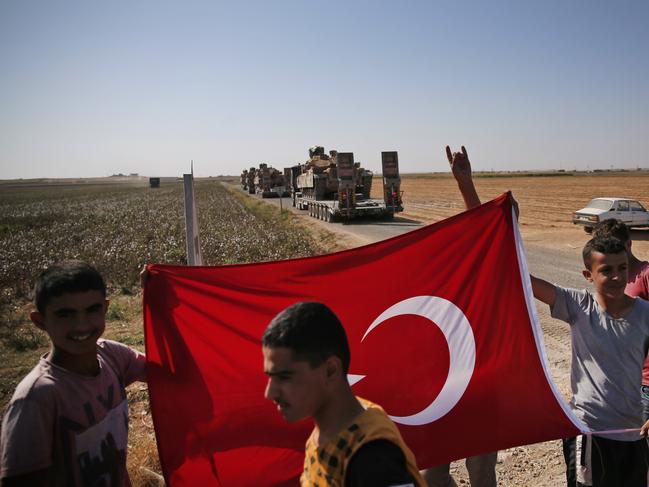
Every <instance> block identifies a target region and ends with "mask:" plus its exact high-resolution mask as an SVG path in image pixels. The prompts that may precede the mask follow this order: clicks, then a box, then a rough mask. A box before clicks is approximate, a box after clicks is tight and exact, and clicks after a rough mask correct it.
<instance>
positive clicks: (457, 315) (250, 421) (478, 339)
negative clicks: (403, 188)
mask: <svg viewBox="0 0 649 487" xmlns="http://www.w3.org/2000/svg"><path fill="white" fill-rule="evenodd" d="M149 272H150V278H149V280H148V282H147V285H146V288H145V291H144V324H145V336H146V351H147V361H148V365H149V369H148V381H149V392H150V398H151V408H152V414H153V420H154V424H155V429H156V434H157V440H158V448H159V453H160V459H161V462H162V468H163V471H164V475H165V478H166V480H167V484H168V485H170V486H173V487H177V486H195V485H223V486H237V487H239V486H255V487H259V486H264V485H269V486H271V485H273V486H275V485H295V484H296V482H297V477H298V476H299V474H300V472H301V470H302V462H303V458H304V443H305V441H306V438H307V436H308V434H309V432H310V430H311V428H312V424H311V423H310V421H308V420H305V421H302V422H300V423H298V424H292V425H289V424H287V423H285V422H284V420H283V419H282V418H281V416H280V415H279V413H278V412H277V410H276V408H275V406H274V404H272V403H271V402H270V401H268V400H266V399H264V388H265V384H266V377H265V375H264V373H263V360H262V353H261V336H262V334H263V331H264V329H265V328H266V326H267V325H268V323H269V322H270V320H271V319H272V318H273V317H274V316H275V315H276V314H277V313H278V312H279V311H281V310H283V309H284V308H286V307H287V306H289V305H291V304H294V303H296V302H298V301H320V302H323V303H325V304H326V305H328V306H329V307H330V308H331V309H332V310H333V311H334V312H335V313H336V314H337V315H338V317H339V318H340V320H341V321H342V323H343V325H344V326H345V329H346V330H347V336H348V340H349V344H350V347H351V355H352V360H351V366H350V371H349V373H350V374H353V375H354V376H355V377H354V378H353V379H352V380H351V382H353V381H357V382H355V383H354V385H353V390H354V392H355V394H356V395H358V396H360V397H364V398H366V399H369V400H370V401H373V402H376V403H378V404H380V405H382V406H383V408H384V409H385V410H386V411H387V413H388V414H389V415H391V416H392V417H393V419H394V421H395V422H396V423H397V425H398V426H399V429H400V430H401V433H402V435H403V437H404V439H405V441H406V443H407V444H408V445H409V446H410V447H411V448H412V450H413V451H414V453H415V455H416V457H417V462H418V466H419V467H420V468H425V467H430V466H434V465H437V464H440V463H446V462H448V461H450V460H454V459H458V458H463V457H466V456H470V455H475V454H478V453H483V452H488V451H493V450H497V449H504V448H508V447H511V446H515V445H523V444H528V443H535V442H539V441H545V440H550V439H555V438H562V437H566V436H571V435H575V434H577V433H578V432H579V423H578V421H577V420H576V419H575V418H574V416H572V414H571V413H570V411H569V409H568V407H567V406H566V404H565V403H564V402H563V401H562V400H561V399H560V396H559V394H558V392H557V391H556V388H555V387H554V385H553V384H552V381H551V379H550V375H549V370H548V366H547V363H546V361H545V358H544V357H545V356H544V351H543V350H544V349H543V343H542V336H541V331H540V328H539V325H538V320H537V319H536V315H535V309H534V303H533V298H532V291H531V285H530V281H529V275H528V271H527V267H526V263H525V258H524V253H523V249H522V245H521V240H520V235H519V233H518V228H517V225H516V221H515V218H514V217H513V212H512V205H511V200H510V198H509V196H508V194H504V195H502V196H500V197H499V198H497V199H495V200H493V201H491V202H489V203H486V204H484V205H482V206H480V207H478V208H475V209H473V210H470V211H467V212H465V213H462V214H460V215H457V216H454V217H452V218H449V219H447V220H444V221H441V222H439V223H436V224H434V225H430V226H427V227H424V228H421V229H419V230H415V231H412V232H410V233H407V234H404V235H401V236H398V237H394V238H391V239H389V240H385V241H382V242H378V243H375V244H372V245H367V246H365V247H360V248H356V249H352V250H347V251H344V252H338V253H335V254H330V255H322V256H317V257H310V258H303V259H294V260H285V261H278V262H264V263H259V264H244V265H230V266H221V267H184V266H168V265H151V266H150V267H149ZM359 379H360V380H359Z"/></svg>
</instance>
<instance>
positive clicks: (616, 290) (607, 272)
mask: <svg viewBox="0 0 649 487" xmlns="http://www.w3.org/2000/svg"><path fill="white" fill-rule="evenodd" d="M627 266H628V257H627V254H626V252H620V253H617V254H602V253H601V252H596V251H594V252H593V253H592V254H591V265H590V269H585V270H584V271H583V274H584V277H585V278H586V279H588V281H590V282H592V283H593V286H594V287H595V290H596V291H597V292H598V293H599V294H601V295H602V296H605V297H608V298H613V299H615V298H620V297H622V296H624V288H625V287H626V282H627Z"/></svg>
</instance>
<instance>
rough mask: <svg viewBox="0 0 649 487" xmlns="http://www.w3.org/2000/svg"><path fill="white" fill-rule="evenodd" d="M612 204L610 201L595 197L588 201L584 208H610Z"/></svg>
mask: <svg viewBox="0 0 649 487" xmlns="http://www.w3.org/2000/svg"><path fill="white" fill-rule="evenodd" d="M612 205H613V202H612V201H608V200H602V199H599V198H595V199H594V200H590V203H588V205H586V208H595V209H597V210H610V209H611V206H612Z"/></svg>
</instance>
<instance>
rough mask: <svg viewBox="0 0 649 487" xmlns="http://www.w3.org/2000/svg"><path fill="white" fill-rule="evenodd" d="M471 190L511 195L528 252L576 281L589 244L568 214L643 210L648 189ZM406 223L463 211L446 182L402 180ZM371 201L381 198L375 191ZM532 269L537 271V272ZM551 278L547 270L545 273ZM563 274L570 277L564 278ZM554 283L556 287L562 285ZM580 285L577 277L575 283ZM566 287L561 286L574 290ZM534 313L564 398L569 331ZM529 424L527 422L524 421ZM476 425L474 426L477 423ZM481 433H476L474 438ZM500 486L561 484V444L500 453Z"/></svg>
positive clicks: (490, 180)
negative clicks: (618, 205) (633, 203)
mask: <svg viewBox="0 0 649 487" xmlns="http://www.w3.org/2000/svg"><path fill="white" fill-rule="evenodd" d="M475 181H476V187H477V190H478V194H479V195H480V198H481V199H482V201H488V200H490V199H493V198H495V197H497V196H499V195H500V194H502V193H503V192H505V191H512V193H513V195H514V197H515V198H516V200H517V201H518V203H519V207H520V225H521V233H522V235H523V240H524V243H525V245H526V247H527V248H528V249H529V248H530V247H533V248H534V250H535V253H536V254H538V255H541V256H542V257H540V259H541V260H543V259H544V258H545V259H549V260H560V261H561V263H563V262H564V261H565V262H566V266H569V268H570V272H571V273H572V274H577V272H575V270H576V269H577V268H578V265H579V264H578V262H579V258H580V257H579V256H580V252H581V248H582V247H583V245H584V243H585V242H586V241H587V240H588V238H590V237H589V236H588V235H587V234H586V233H585V232H584V231H583V229H582V228H581V227H579V226H576V225H573V224H572V222H571V217H572V213H573V212H574V211H575V210H578V209H580V208H583V207H584V206H585V205H586V203H588V201H589V200H590V199H591V198H595V197H604V196H611V197H627V198H633V199H637V200H638V201H640V202H641V203H642V204H643V205H644V206H645V207H647V208H649V198H648V197H647V195H648V193H647V187H648V184H649V174H647V173H638V174H635V173H621V174H597V175H578V176H577V175H576V176H554V177H484V178H481V177H476V179H475ZM401 189H402V191H403V199H404V206H405V211H404V213H403V214H402V215H401V216H403V217H405V218H411V219H414V220H420V221H423V222H426V223H433V222H435V221H439V220H442V219H444V218H447V217H449V216H452V215H454V214H457V213H458V212H460V211H462V210H463V208H464V204H463V202H462V198H461V196H460V194H459V191H458V190H457V186H456V185H455V182H454V181H453V179H452V177H451V176H450V175H448V176H445V175H439V176H428V177H426V176H424V177H416V176H408V175H404V176H402V186H401ZM373 196H375V197H380V184H376V185H375V187H374V191H373ZM632 233H633V236H632V238H633V250H634V253H635V254H636V255H637V256H638V257H639V258H643V259H649V230H637V231H634V232H632ZM530 266H531V268H532V271H533V272H536V273H538V274H539V275H540V276H541V277H545V278H546V279H548V278H549V277H547V276H545V275H544V270H543V269H544V268H543V266H542V263H541V264H538V265H536V269H535V265H534V262H530ZM537 269H538V270H537ZM548 272H549V271H548ZM566 272H568V271H566ZM561 277H562V276H559V278H558V281H559V282H562V283H563V282H565V280H564V279H561ZM572 279H573V280H572V281H570V282H578V279H579V277H578V276H573V277H572ZM570 282H568V283H567V285H575V284H570ZM539 304H540V303H538V302H537V310H538V313H539V319H540V321H541V326H542V327H543V331H544V340H545V345H546V351H547V354H548V361H549V363H550V368H551V370H552V374H553V377H554V379H555V382H556V384H557V386H558V388H559V390H560V391H561V392H562V394H563V395H564V397H566V398H567V397H569V388H570V384H569V380H570V377H569V367H570V338H569V336H568V333H567V330H566V329H565V328H564V327H562V326H561V325H560V324H558V322H556V320H552V319H551V318H550V317H549V313H548V311H547V310H546V307H544V306H539ZM530 420H533V418H530ZM476 423H477V424H479V421H476ZM476 434H479V430H478V431H476ZM451 472H452V473H453V475H454V477H455V479H456V482H457V483H458V485H468V484H469V480H468V475H467V473H466V469H465V468H464V462H462V461H459V462H454V463H453V464H452V465H451ZM497 472H498V484H499V485H502V486H507V487H510V486H512V487H513V486H531V485H534V486H536V487H555V486H559V485H565V467H564V463H563V456H562V451H561V442H560V441H551V442H546V443H539V444H535V445H529V446H524V447H517V448H512V449H509V450H506V451H501V452H500V453H499V458H498V465H497Z"/></svg>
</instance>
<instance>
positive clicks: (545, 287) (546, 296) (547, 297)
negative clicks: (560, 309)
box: [530, 274, 557, 307]
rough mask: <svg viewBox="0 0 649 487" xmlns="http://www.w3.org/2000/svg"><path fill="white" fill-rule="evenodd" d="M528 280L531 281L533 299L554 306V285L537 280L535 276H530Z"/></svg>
mask: <svg viewBox="0 0 649 487" xmlns="http://www.w3.org/2000/svg"><path fill="white" fill-rule="evenodd" d="M530 279H531V280H532V292H533V293H534V297H535V298H536V299H538V300H539V301H543V302H544V303H545V304H547V305H548V306H550V307H552V306H554V302H555V301H556V299H557V288H556V286H555V285H554V284H552V283H550V282H548V281H544V280H543V279H539V278H538V277H536V276H533V275H532V274H530Z"/></svg>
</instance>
